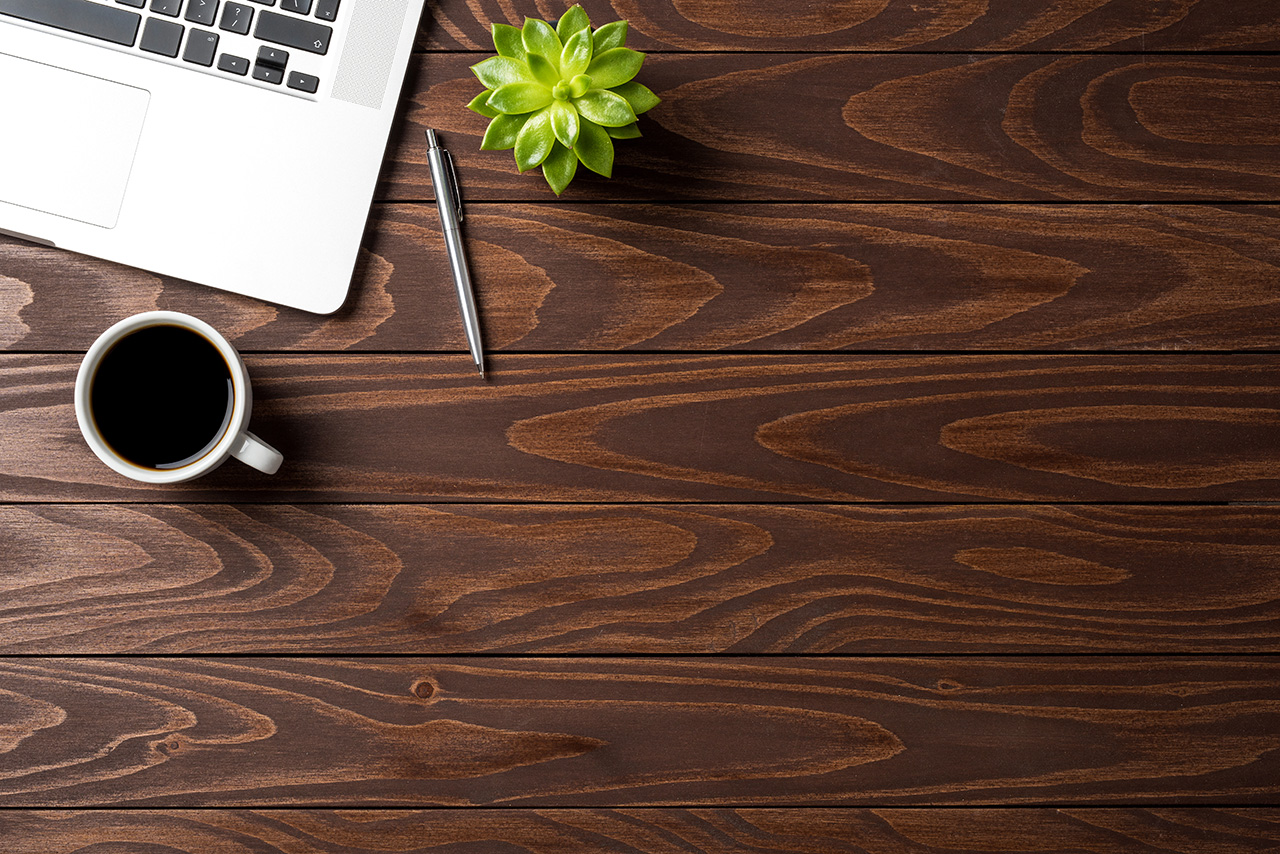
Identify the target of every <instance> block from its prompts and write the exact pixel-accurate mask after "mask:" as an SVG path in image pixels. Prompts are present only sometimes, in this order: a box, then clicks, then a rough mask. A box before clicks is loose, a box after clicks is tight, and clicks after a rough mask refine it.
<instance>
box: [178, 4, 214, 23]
mask: <svg viewBox="0 0 1280 854" xmlns="http://www.w3.org/2000/svg"><path fill="white" fill-rule="evenodd" d="M184 17H185V18H186V19H187V20H188V21H190V22H191V23H193V24H204V25H205V26H206V27H212V26H213V22H214V20H215V19H217V17H218V0H191V5H189V6H187V14H186V15H185V16H184Z"/></svg>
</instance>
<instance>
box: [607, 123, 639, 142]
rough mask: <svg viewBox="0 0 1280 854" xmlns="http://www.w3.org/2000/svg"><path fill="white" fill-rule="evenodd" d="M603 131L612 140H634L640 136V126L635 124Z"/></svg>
mask: <svg viewBox="0 0 1280 854" xmlns="http://www.w3.org/2000/svg"><path fill="white" fill-rule="evenodd" d="M605 131H606V132H607V133H608V134H609V136H611V137H612V138H614V139H635V138H637V137H638V136H640V126H639V125H638V124H636V123H635V122H632V123H631V124H629V125H623V126H622V127H620V128H605Z"/></svg>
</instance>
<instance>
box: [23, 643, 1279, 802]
mask: <svg viewBox="0 0 1280 854" xmlns="http://www.w3.org/2000/svg"><path fill="white" fill-rule="evenodd" d="M0 684H3V685H4V693H3V694H0V703H3V708H4V712H5V718H4V719H5V729H4V730H3V734H4V745H5V752H4V753H2V754H0V771H3V776H0V795H3V797H4V799H5V803H6V805H7V806H65V807H74V806H90V805H101V806H108V805H123V804H131V805H136V806H241V805H246V804H254V805H259V806H267V805H279V806H303V805H317V806H326V805H327V806H335V805H340V806H361V805H365V806H378V805H442V806H449V805H473V804H494V805H508V806H520V805H525V806H534V805H541V806H566V805H569V806H623V805H627V806H661V805H671V804H686V805H689V804H698V805H705V806H736V805H741V806H747V805H756V806H762V805H773V806H782V805H841V804H848V805H885V806H889V805H895V804H896V805H907V804H916V805H925V804H938V805H943V804H969V805H981V804H991V803H1005V804H1019V803H1033V804H1043V803H1045V802H1052V803H1056V804H1061V805H1069V804H1071V803H1084V804H1091V805H1102V804H1104V803H1106V802H1118V803H1121V804H1125V805H1132V806H1138V805H1152V804H1157V803H1169V802H1182V803H1186V804H1191V803H1200V804H1214V803H1217V804H1242V803H1255V804H1260V805H1262V804H1267V803H1274V800H1275V797H1276V795H1277V793H1280V749H1277V748H1280V659H1275V658H1271V657H1251V658H1249V659H1238V658H1219V659H1200V660H1195V659H1172V660H1167V659H1161V658H1157V657H1141V658H1127V657H1125V658H1110V659H1106V658H1103V659H1092V660H1091V659H1076V658H1062V657H1054V658H1040V659H1037V658H1029V659H1022V658H1001V659H971V658H955V659H946V658H944V659H934V660H929V659H923V660H907V659H821V658H819V659H794V658H775V659H767V660H766V659H720V660H717V659H708V658H701V659H665V660H662V659H624V658H610V659H603V660H601V659H592V658H578V659H563V658H560V659H529V658H525V659H477V658H474V657H471V658H459V659H446V658H421V659H405V658H393V659H386V658H384V659H354V660H349V661H342V660H335V659H331V658H323V659H294V660H272V659H266V658H252V659H225V658H224V659H188V658H176V659H133V660H127V661H126V660H120V659H80V660H76V659H56V658H50V659H42V658H20V659H4V660H0ZM1049 745H1057V746H1060V748H1054V749H1047V746H1049Z"/></svg>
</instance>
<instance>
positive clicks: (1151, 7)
mask: <svg viewBox="0 0 1280 854" xmlns="http://www.w3.org/2000/svg"><path fill="white" fill-rule="evenodd" d="M427 5H428V12H427V15H426V18H425V22H424V25H423V30H422V37H421V39H420V40H419V41H420V44H421V45H422V46H423V47H425V48H426V49H428V50H482V51H486V50H490V49H492V47H493V42H492V41H491V40H490V38H489V26H490V24H492V23H494V22H498V23H508V24H514V25H516V26H519V25H520V24H521V23H523V21H524V18H525V17H535V18H547V19H554V18H557V17H559V16H560V15H561V14H563V12H564V10H565V9H567V8H568V7H569V6H571V5H572V3H571V2H570V0H430V2H429V3H428V4H427ZM582 6H583V8H585V9H586V10H587V12H588V13H589V14H590V15H591V21H592V23H593V24H595V25H596V26H599V25H600V24H603V23H606V22H608V21H614V20H627V21H628V22H629V25H630V26H629V30H630V37H629V38H628V41H627V44H628V45H630V46H632V47H635V48H637V49H640V50H681V51H705V50H718V51H723V50H737V51H743V50H794V51H828V52H830V51H881V50H917V51H919V50H927V51H1010V50H1020V51H1029V50H1035V51H1046V50H1057V51H1062V50H1067V51H1085V50H1123V51H1187V50H1195V51H1203V50H1276V49H1277V48H1280V16H1277V14H1276V10H1275V8H1274V7H1273V6H1271V5H1270V4H1267V3H1242V2H1238V0H1235V2H1233V0H1177V2H1172V0H1167V1H1166V2H1153V3H1140V2H1133V0H1076V2H1069V3H1061V2H1054V0H949V1H948V2H946V3H887V2H883V1H881V2H868V0H863V1H862V2H843V3H815V4H797V5H793V6H788V7H787V8H786V9H785V10H783V9H780V8H779V6H778V5H777V4H776V3H767V2H764V0H745V2H744V0H736V2H726V0H662V1H661V2H652V0H650V2H645V3H637V2H634V0H582Z"/></svg>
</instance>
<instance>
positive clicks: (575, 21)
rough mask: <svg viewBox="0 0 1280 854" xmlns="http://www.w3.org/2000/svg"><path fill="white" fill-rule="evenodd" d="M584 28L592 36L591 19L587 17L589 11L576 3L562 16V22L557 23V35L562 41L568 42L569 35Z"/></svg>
mask: <svg viewBox="0 0 1280 854" xmlns="http://www.w3.org/2000/svg"><path fill="white" fill-rule="evenodd" d="M582 30H586V31H587V35H588V36H590V34H591V19H590V18H588V17H587V12H586V10H585V9H583V8H582V6H581V5H578V4H575V5H573V6H571V7H570V8H569V11H567V12H565V13H564V14H563V15H561V16H560V23H558V24H556V35H557V36H559V37H560V41H561V42H563V43H564V44H568V43H569V37H570V36H572V35H573V34H574V33H578V32H581V31H582Z"/></svg>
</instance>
